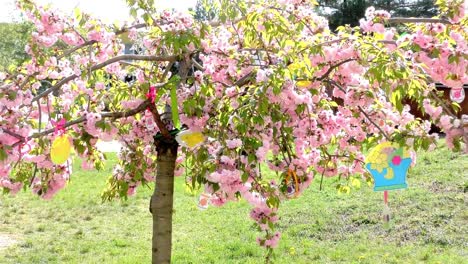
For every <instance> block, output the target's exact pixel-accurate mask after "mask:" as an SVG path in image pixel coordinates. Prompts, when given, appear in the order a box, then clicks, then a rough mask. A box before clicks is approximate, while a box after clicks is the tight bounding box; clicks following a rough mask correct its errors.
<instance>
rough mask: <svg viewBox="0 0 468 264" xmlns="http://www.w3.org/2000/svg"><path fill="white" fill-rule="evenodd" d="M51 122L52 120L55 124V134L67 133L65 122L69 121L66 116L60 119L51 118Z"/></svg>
mask: <svg viewBox="0 0 468 264" xmlns="http://www.w3.org/2000/svg"><path fill="white" fill-rule="evenodd" d="M50 122H52V125H54V134H55V135H58V134H63V133H65V124H66V123H67V120H66V119H65V118H62V119H60V120H59V121H54V120H50Z"/></svg>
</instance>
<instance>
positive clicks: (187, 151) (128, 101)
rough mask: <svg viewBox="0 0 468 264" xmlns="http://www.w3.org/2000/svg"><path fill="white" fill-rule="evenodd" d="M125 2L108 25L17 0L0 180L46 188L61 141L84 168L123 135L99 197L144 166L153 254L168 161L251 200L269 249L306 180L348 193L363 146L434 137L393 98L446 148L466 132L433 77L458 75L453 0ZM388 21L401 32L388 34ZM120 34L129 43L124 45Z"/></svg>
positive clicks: (163, 239) (460, 32)
mask: <svg viewBox="0 0 468 264" xmlns="http://www.w3.org/2000/svg"><path fill="white" fill-rule="evenodd" d="M127 2H128V4H129V9H130V13H131V14H132V15H133V16H134V17H135V18H136V20H135V22H129V23H125V24H114V25H106V24H103V23H102V22H101V21H100V20H99V19H96V18H92V17H89V16H87V15H85V14H82V13H81V12H80V11H79V10H76V12H75V15H74V16H73V17H67V16H64V15H62V14H60V13H59V12H57V11H55V10H53V9H44V8H42V7H41V6H38V5H36V4H35V3H34V2H33V1H29V0H23V1H20V6H21V8H22V9H23V10H24V12H25V15H26V17H27V18H28V19H29V20H30V21H31V22H32V23H33V24H34V32H33V33H32V41H31V42H30V43H29V44H28V46H27V47H26V51H27V52H28V54H29V55H30V56H31V60H30V61H29V62H26V63H25V64H23V65H21V66H18V67H17V68H15V69H12V70H10V71H8V72H3V73H0V88H1V89H0V113H1V118H0V130H1V131H2V133H1V134H0V187H1V188H2V189H3V191H4V192H6V193H12V194H14V193H16V192H18V191H19V190H20V189H21V188H25V189H26V188H30V189H32V191H33V192H34V193H36V194H37V195H39V196H40V197H42V198H45V199H50V198H52V197H53V196H54V194H55V193H57V192H58V191H59V190H60V189H62V188H63V187H65V186H66V183H67V181H68V180H69V179H70V175H71V174H72V171H71V167H70V163H71V162H72V158H71V156H69V153H70V148H71V149H74V151H75V154H76V155H77V156H79V157H80V158H81V159H82V161H83V163H82V166H83V168H88V169H91V168H96V169H100V168H102V162H103V159H104V158H105V155H104V154H103V153H101V152H99V150H97V149H96V143H97V141H98V140H118V141H120V142H122V144H123V146H124V148H123V149H122V151H121V152H120V154H119V155H120V161H119V164H118V165H117V166H116V167H115V169H114V172H113V175H111V176H110V177H109V179H108V188H107V189H106V190H105V191H104V193H103V199H105V200H107V199H113V198H126V197H127V196H131V195H132V194H134V192H135V191H136V189H137V187H139V186H145V185H148V184H149V183H151V182H153V181H155V178H156V188H155V194H154V196H153V198H152V203H151V207H150V208H151V210H152V213H153V224H154V225H153V227H154V234H155V235H154V237H153V243H154V245H153V247H154V248H153V260H154V261H156V263H158V262H167V261H169V260H170V229H168V228H170V225H171V215H172V195H173V191H172V189H171V188H173V176H174V173H175V174H176V175H183V174H184V171H185V172H186V173H185V177H186V178H187V183H188V186H191V187H192V188H200V187H201V188H204V192H205V193H206V194H207V195H208V196H209V197H210V198H209V200H210V203H211V204H212V205H214V206H221V205H223V204H225V203H226V202H229V201H237V200H238V199H241V198H242V199H245V200H247V201H248V202H249V203H250V204H251V205H252V207H253V208H252V211H251V213H250V217H251V218H252V219H253V220H254V222H255V223H256V224H257V225H258V227H259V231H260V232H262V233H263V236H259V238H258V243H259V245H261V246H263V247H265V248H267V249H268V251H269V252H271V249H272V248H274V247H276V245H277V243H278V240H279V237H280V233H279V232H277V231H276V230H275V225H276V223H277V222H278V220H279V219H278V215H277V210H278V208H279V206H280V203H281V201H282V200H284V199H290V198H293V197H297V196H298V195H300V194H301V193H302V192H304V191H305V190H306V189H307V188H308V186H309V184H310V183H311V181H312V180H313V179H314V178H315V179H316V178H322V177H333V176H337V177H340V178H342V179H345V181H344V183H342V185H340V186H339V189H340V190H341V191H343V192H348V191H349V189H350V185H349V184H348V183H347V182H346V179H351V177H352V176H355V177H356V176H357V177H358V178H363V179H367V178H369V174H368V173H367V172H366V170H365V168H364V158H365V157H364V156H365V153H366V152H367V151H368V150H369V149H370V148H372V147H374V146H376V145H377V144H378V143H380V142H383V141H391V142H393V143H394V144H399V145H401V146H405V147H407V148H410V149H411V153H412V154H411V155H413V156H414V155H415V154H414V151H415V150H418V149H421V148H422V149H430V148H432V147H434V144H435V143H436V139H437V135H429V134H428V132H429V128H430V122H429V121H424V120H420V119H417V118H415V117H414V116H413V115H412V114H411V113H410V112H409V107H407V106H405V105H404V100H405V98H411V99H413V100H414V101H416V102H417V103H418V104H419V105H420V107H421V109H423V110H424V111H425V112H426V113H427V114H428V115H429V116H430V117H431V120H432V121H433V122H435V123H437V124H438V125H439V126H440V127H441V128H442V129H443V130H444V131H445V133H446V141H447V144H448V145H449V146H450V147H452V148H454V149H459V148H460V146H461V142H462V141H463V139H465V143H466V142H467V141H468V138H467V135H468V133H467V131H466V128H465V130H464V127H463V123H462V121H461V120H460V119H458V118H457V117H456V115H454V111H455V110H454V108H452V106H451V105H450V104H447V103H446V102H443V101H441V99H440V98H439V97H438V95H437V94H436V93H435V90H434V85H433V83H434V82H440V83H443V84H445V85H447V86H448V87H452V88H453V89H456V88H459V87H462V86H463V83H466V82H467V80H468V77H467V75H466V69H467V56H468V55H467V54H468V53H467V45H466V39H467V32H466V30H465V28H466V23H467V18H466V16H465V15H464V7H463V1H439V2H440V3H439V4H440V14H441V15H440V17H439V18H434V19H404V18H392V17H391V14H390V13H388V12H386V11H383V10H376V9H374V8H369V9H367V10H366V12H365V17H364V18H363V19H362V20H361V22H360V28H359V29H358V28H351V27H341V28H340V29H339V30H338V32H337V33H334V32H332V31H330V30H329V28H328V23H327V20H326V19H325V18H323V17H321V16H319V15H317V14H316V13H315V11H314V10H315V8H316V3H315V1H304V0H302V1H301V0H278V1H270V0H262V1H224V0H222V1H219V2H218V4H219V7H220V8H219V10H220V11H219V16H218V18H217V19H216V20H214V21H207V20H200V21H197V20H194V18H193V16H191V15H189V14H185V13H181V12H171V11H168V10H163V11H159V10H157V9H156V8H155V7H154V1H152V0H145V1H143V0H128V1H127ZM395 23H411V27H409V28H410V29H411V31H410V32H406V33H405V34H398V32H397V31H396V30H395V29H394V28H392V27H391V25H394V24H395ZM122 34H128V37H129V39H131V40H132V41H133V42H134V43H135V45H138V46H139V47H142V49H141V52H140V53H139V54H123V50H124V45H123V43H122V40H121V38H120V36H121V35H122ZM174 69H175V70H174ZM128 76H132V78H126V77H128ZM129 79H130V81H129ZM43 81H46V82H47V83H48V84H49V85H48V86H47V88H46V89H45V90H43V91H40V90H39V88H41V86H42V83H41V82H43ZM455 109H456V108H455ZM262 165H265V167H263V166H262ZM265 168H268V170H270V171H273V172H275V175H276V177H275V178H269V177H266V176H265V173H264V170H265ZM155 176H156V177H155ZM167 234H169V240H168V239H167V237H168V236H167ZM167 251H169V255H168V254H167Z"/></svg>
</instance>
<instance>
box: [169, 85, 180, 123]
mask: <svg viewBox="0 0 468 264" xmlns="http://www.w3.org/2000/svg"><path fill="white" fill-rule="evenodd" d="M171 108H172V109H171V110H172V122H173V123H174V127H175V128H180V120H179V108H178V104H177V90H176V86H172V89H171Z"/></svg>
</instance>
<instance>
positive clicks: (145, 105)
mask: <svg viewBox="0 0 468 264" xmlns="http://www.w3.org/2000/svg"><path fill="white" fill-rule="evenodd" d="M150 105H151V102H150V101H149V100H145V101H143V103H141V104H140V105H139V106H138V107H137V108H134V109H131V110H128V111H126V112H110V113H109V112H103V113H101V117H102V118H113V119H114V120H115V119H119V118H124V117H129V116H134V115H136V114H138V113H140V112H143V111H145V110H146V109H147V108H148V107H150ZM86 120H87V119H86V116H82V117H80V118H78V119H75V120H72V121H69V122H67V123H65V125H64V126H63V128H67V127H70V126H73V125H76V124H80V123H83V122H85V121H86ZM4 131H5V130H4ZM10 132H11V131H10ZM53 132H55V128H50V129H47V130H44V131H42V132H36V133H34V134H32V135H31V136H30V137H28V138H40V137H43V136H46V135H48V134H51V133H53ZM11 133H13V132H11ZM7 134H8V133H7ZM13 134H14V135H12V136H15V135H17V134H15V133H13ZM15 137H16V138H18V139H19V141H18V142H16V143H15V144H13V145H12V147H15V146H17V145H18V144H20V143H22V142H24V141H25V138H24V137H22V136H19V135H17V136H15ZM20 137H21V138H20Z"/></svg>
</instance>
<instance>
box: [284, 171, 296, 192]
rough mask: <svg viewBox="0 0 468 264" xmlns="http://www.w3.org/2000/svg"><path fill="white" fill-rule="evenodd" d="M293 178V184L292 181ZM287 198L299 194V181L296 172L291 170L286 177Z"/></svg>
mask: <svg viewBox="0 0 468 264" xmlns="http://www.w3.org/2000/svg"><path fill="white" fill-rule="evenodd" d="M291 178H292V180H291V182H289V181H290V179H291ZM285 182H286V196H287V197H288V198H291V197H296V196H297V195H298V194H299V179H298V177H297V174H296V172H295V171H294V170H291V169H289V170H288V174H287V175H286V179H285Z"/></svg>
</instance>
